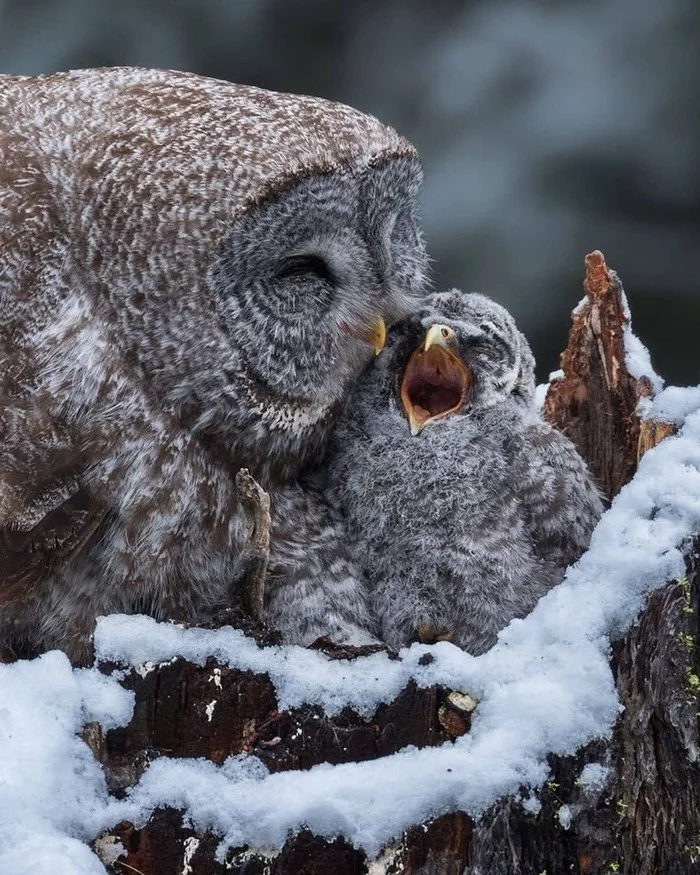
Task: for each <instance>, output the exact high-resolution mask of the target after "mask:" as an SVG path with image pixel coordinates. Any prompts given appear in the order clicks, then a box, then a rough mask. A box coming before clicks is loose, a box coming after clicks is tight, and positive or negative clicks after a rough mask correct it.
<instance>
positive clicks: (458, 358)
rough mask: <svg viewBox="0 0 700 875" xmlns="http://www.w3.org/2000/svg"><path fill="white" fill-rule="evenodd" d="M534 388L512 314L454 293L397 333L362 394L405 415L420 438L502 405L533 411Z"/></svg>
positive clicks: (430, 301) (429, 301)
mask: <svg viewBox="0 0 700 875" xmlns="http://www.w3.org/2000/svg"><path fill="white" fill-rule="evenodd" d="M534 391H535V360H534V358H533V355H532V351H531V350H530V346H529V344H528V342H527V340H526V338H525V336H524V335H523V334H522V333H521V332H520V331H519V330H518V328H517V326H516V324H515V322H514V320H513V317H512V316H511V315H510V313H509V312H508V311H507V310H506V309H505V308H504V307H502V306H501V305H500V304H497V303H496V302H495V301H492V300H491V299H489V298H487V297H485V296H484V295H479V294H474V293H472V294H467V293H465V292H461V291H459V290H458V289H452V290H450V291H447V292H435V293H433V294H431V295H429V296H428V297H427V298H426V300H425V301H424V304H423V306H422V307H421V309H420V310H419V312H418V313H417V314H416V315H415V316H412V317H410V318H408V319H406V320H405V321H404V322H403V323H401V324H400V325H399V326H397V327H396V329H395V330H394V331H393V332H391V333H390V336H389V339H388V342H387V348H386V350H385V351H384V353H383V354H382V355H381V356H380V358H379V359H378V360H377V362H376V363H375V364H374V365H373V367H372V368H371V370H370V371H369V372H368V373H367V374H366V376H365V377H364V379H363V383H362V386H361V387H360V388H359V389H358V392H357V396H356V397H357V398H363V397H365V394H366V393H368V397H369V396H371V400H369V401H368V404H367V406H368V407H372V406H373V407H374V408H375V409H376V410H389V409H394V410H397V412H399V411H400V412H401V415H402V416H404V417H405V419H406V420H407V422H406V425H407V427H410V428H411V431H412V433H413V434H414V435H417V434H419V433H420V432H421V431H422V430H423V428H425V427H426V426H431V425H433V424H435V423H438V422H440V421H442V420H444V419H445V418H447V417H451V416H463V415H468V414H471V413H478V412H479V411H485V410H487V409H489V408H492V407H494V406H496V405H499V404H502V403H503V402H509V403H510V402H513V403H515V404H516V405H523V406H526V407H529V406H531V405H532V403H533V399H534Z"/></svg>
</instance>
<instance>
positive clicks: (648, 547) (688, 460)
mask: <svg viewBox="0 0 700 875" xmlns="http://www.w3.org/2000/svg"><path fill="white" fill-rule="evenodd" d="M655 405H656V406H658V409H659V410H666V411H669V415H670V414H671V413H673V415H674V416H676V417H677V416H679V415H680V414H681V413H683V414H684V415H685V419H684V422H683V424H682V427H681V429H680V431H679V433H678V435H677V436H675V437H670V438H668V439H666V440H665V441H663V442H662V443H661V444H659V445H658V446H657V447H655V448H654V449H653V450H650V451H649V452H648V453H647V454H646V455H645V456H644V457H643V458H642V460H641V462H640V466H639V471H638V473H637V475H636V476H635V478H634V480H633V481H632V482H631V483H630V484H628V485H627V486H626V487H625V488H624V489H623V490H622V491H621V492H620V494H619V495H618V496H617V498H616V499H615V501H614V502H613V504H612V506H611V507H610V509H609V510H608V511H607V512H606V514H605V515H604V516H603V518H602V519H601V521H600V523H599V525H598V527H597V528H596V531H595V532H594V535H593V539H592V542H591V548H590V550H589V551H588V552H587V553H586V554H585V555H584V556H583V557H582V558H581V559H580V560H579V562H578V563H576V565H574V566H572V568H570V569H569V571H568V573H567V576H566V578H565V580H564V582H563V583H562V584H561V585H560V586H558V587H556V588H555V589H553V590H552V591H551V592H550V593H549V594H548V595H547V596H546V597H545V598H544V599H542V601H541V602H540V603H539V604H538V605H537V607H536V608H535V610H534V611H533V612H532V614H530V615H529V616H528V617H526V618H525V619H523V620H515V621H513V622H512V623H511V624H510V626H508V627H507V628H506V629H504V630H503V632H502V633H501V634H500V636H499V640H498V643H497V644H496V646H495V647H494V648H492V649H491V650H490V651H489V652H487V653H485V654H483V655H482V656H479V657H472V656H470V655H468V654H466V653H463V652H462V651H460V650H459V649H458V648H456V647H454V646H453V645H451V644H449V643H446V642H441V643H439V644H436V645H434V646H432V647H429V646H427V645H413V646H412V647H411V648H409V649H406V650H404V651H402V653H401V659H400V660H391V659H389V658H388V657H387V656H386V654H382V653H379V654H374V655H372V656H370V657H367V658H366V659H363V660H357V661H354V662H352V661H344V660H329V659H328V658H327V657H326V656H325V655H324V654H322V653H319V652H315V651H307V650H304V649H302V648H299V647H273V648H260V647H258V646H257V645H256V644H255V642H253V641H252V640H250V639H247V638H246V637H245V636H244V635H243V634H242V633H241V632H239V631H237V630H234V629H230V628H225V629H221V630H205V629H183V628H180V627H178V626H177V625H174V624H168V623H156V622H155V621H154V620H151V619H148V618H145V617H124V616H114V617H107V618H104V619H102V620H100V622H99V624H98V628H97V632H96V636H95V645H96V650H97V653H98V655H99V657H100V658H101V659H103V660H110V661H114V662H116V663H118V664H122V665H124V666H130V665H134V666H137V667H138V670H139V671H140V672H146V673H147V672H148V671H151V670H153V667H154V666H155V665H156V664H158V663H160V662H163V661H166V660H169V659H172V658H173V657H174V656H176V655H178V654H181V655H183V656H185V657H186V658H188V659H190V660H192V661H193V662H195V663H198V664H200V665H201V664H203V663H204V661H205V660H206V658H207V657H208V656H214V657H215V658H216V659H217V660H219V661H220V662H221V663H222V664H225V665H230V666H235V667H237V668H241V669H246V670H251V671H256V672H267V673H268V674H269V676H270V678H271V681H272V683H273V684H274V686H275V689H276V692H277V697H278V701H279V705H280V707H281V708H290V707H295V706H298V705H300V704H302V703H304V702H309V703H318V704H320V705H322V706H323V708H324V709H325V710H326V711H328V712H329V713H335V712H337V711H339V710H340V709H341V708H342V707H344V706H345V705H350V706H351V707H353V708H356V709H357V710H359V711H361V712H362V713H364V714H369V713H371V712H372V711H373V710H374V708H375V707H376V706H377V704H378V703H379V702H382V701H389V700H391V699H393V698H394V697H395V696H396V695H397V693H398V692H399V691H400V690H401V689H402V688H403V686H405V684H406V682H407V681H408V679H409V678H415V679H416V681H417V682H418V683H419V684H433V683H440V684H444V685H445V686H446V687H448V688H451V689H455V690H460V691H464V692H468V693H470V694H471V695H473V696H474V697H475V698H476V699H477V700H478V701H479V704H478V707H477V709H476V711H475V712H474V719H473V725H472V730H471V732H470V733H469V734H467V735H465V736H463V737H461V738H459V739H457V740H456V741H455V742H454V743H452V742H450V743H448V744H445V745H443V746H442V747H438V748H425V749H422V750H416V749H412V748H406V749H404V750H402V751H399V752H398V753H396V754H394V755H392V756H387V757H384V758H382V759H379V760H374V761H372V762H364V763H347V764H343V765H338V766H330V765H319V766H316V767H314V768H311V769H308V770H306V771H302V772H283V773H278V774H268V772H267V770H266V769H265V767H264V766H263V765H262V764H261V763H260V762H259V761H258V760H257V759H255V758H254V757H247V756H238V757H232V758H230V759H229V760H227V761H226V762H225V763H224V764H223V765H221V766H216V765H213V764H212V763H209V762H205V761H201V760H187V759H177V760H175V759H169V758H167V757H163V758H160V759H158V760H156V761H154V762H153V763H152V764H151V765H150V767H149V769H148V770H147V771H146V772H145V774H144V775H143V777H142V779H141V781H140V782H139V783H138V784H137V785H136V786H135V787H134V788H133V790H132V792H131V793H130V795H129V796H127V797H126V798H125V799H121V800H117V799H112V798H110V797H109V795H108V794H107V791H106V787H105V782H104V777H103V775H102V772H101V769H100V767H99V766H98V764H97V763H96V762H95V760H94V759H93V757H92V754H91V752H90V750H89V748H88V747H87V745H86V744H85V743H84V742H83V741H82V740H81V738H80V736H79V734H78V733H79V732H80V731H81V727H82V726H83V725H84V723H85V722H88V721H99V722H100V723H101V724H102V725H103V726H104V727H111V726H116V725H121V724H124V723H126V722H127V721H128V719H129V717H130V713H131V707H132V703H131V696H130V694H129V693H127V692H125V691H124V690H123V689H122V688H121V686H120V685H119V680H120V677H122V675H123V672H121V671H116V672H115V673H114V674H113V675H112V676H109V677H106V676H103V675H102V674H100V672H99V671H98V670H97V669H91V670H71V668H70V666H69V664H68V661H67V660H66V658H65V657H64V656H62V655H61V654H59V653H49V654H46V655H45V656H42V657H41V658H39V659H37V660H34V661H31V662H18V663H15V664H13V665H7V666H0V702H2V703H3V705H2V707H0V849H1V850H0V875H25V873H26V875H29V873H32V875H35V873H38V875H42V873H47V875H48V873H54V872H58V871H60V872H61V873H67V875H73V873H75V875H85V873H88V875H92V873H103V872H104V871H105V870H104V867H103V865H102V863H100V862H99V860H98V858H97V856H96V855H94V854H93V853H92V852H91V851H89V850H88V848H87V845H86V843H87V842H88V841H90V840H92V839H94V838H95V837H96V836H98V835H99V834H100V833H101V832H102V831H103V830H106V829H108V828H109V827H110V826H113V825H114V824H115V823H117V822H119V821H120V820H131V821H133V822H135V823H137V824H138V823H142V822H144V821H145V820H146V819H147V817H148V816H149V813H150V812H151V811H152V810H153V809H154V807H156V806H158V805H164V804H166V805H172V806H175V807H178V808H183V809H184V810H185V811H186V813H187V817H188V818H189V820H190V821H191V822H192V823H193V824H194V825H195V826H196V827H198V828H209V829H213V830H214V831H215V832H216V833H217V834H218V835H220V836H221V837H222V845H221V852H222V853H223V850H224V848H225V847H226V846H227V845H228V844H234V845H239V846H240V845H242V844H250V845H253V846H255V845H260V846H264V847H266V848H275V847H279V846H280V845H281V844H282V843H283V842H284V841H285V839H286V837H287V835H288V833H289V830H296V829H298V828H299V827H300V826H301V825H307V826H308V827H310V828H311V829H312V830H313V831H314V832H316V833H318V834H320V835H324V836H328V837H331V836H335V835H338V834H342V835H344V836H346V837H347V838H348V839H349V840H350V841H352V842H353V843H354V844H355V845H357V846H360V847H363V848H365V849H366V850H367V851H368V852H369V853H370V854H376V853H378V852H379V851H380V849H381V848H382V847H383V846H385V845H386V844H387V843H388V842H389V841H391V840H392V839H393V838H395V837H396V836H398V835H400V833H401V832H402V830H403V829H404V828H405V827H407V826H409V825H411V824H413V823H417V822H420V821H422V820H425V819H427V818H429V817H432V816H435V815H438V814H440V813H443V812H446V811H450V810H455V809H461V810H464V811H466V812H468V813H469V814H471V815H473V816H477V815H478V814H479V813H480V812H482V811H483V810H484V809H485V808H486V807H488V806H489V805H490V804H491V803H493V802H494V801H495V800H496V799H497V798H498V797H499V796H501V795H503V794H510V793H516V792H518V789H519V788H520V786H521V785H524V786H529V787H532V788H536V787H538V786H541V785H542V784H543V783H544V782H545V781H546V779H547V776H548V771H549V770H548V765H547V754H548V753H557V754H570V753H573V752H574V751H576V750H577V749H578V748H579V747H580V746H581V745H582V744H584V743H586V742H587V741H589V740H591V739H593V738H596V737H601V736H608V735H609V733H610V731H611V729H610V728H611V726H612V723H613V721H614V720H615V717H616V715H617V714H618V711H619V707H620V706H619V701H618V698H617V694H616V690H615V686H614V683H613V678H612V675H611V672H610V668H609V663H608V659H609V652H610V644H609V641H610V637H611V636H617V635H619V634H621V633H622V632H623V631H624V630H626V629H627V628H628V627H629V626H630V624H631V623H632V622H633V621H634V619H635V617H636V616H637V615H638V613H639V611H640V609H641V608H642V607H643V602H644V598H645V596H646V594H647V593H648V592H649V591H651V590H652V589H654V588H656V587H659V586H661V585H663V584H664V583H665V582H666V581H668V580H671V579H674V578H677V577H679V576H682V575H683V574H684V568H685V566H684V560H683V555H682V552H681V549H680V545H682V543H683V541H684V539H686V538H687V537H688V536H689V535H691V534H693V533H695V532H697V531H700V390H698V389H687V390H679V389H667V390H666V391H665V392H664V393H662V394H661V395H660V396H659V398H658V399H657V400H656V401H655V402H652V405H651V406H652V408H653V409H654V408H655ZM426 652H430V653H432V655H433V656H434V661H433V662H432V663H431V664H429V665H421V664H420V658H421V656H422V655H423V654H425V653H426ZM212 678H213V680H212V691H213V692H214V691H215V690H216V687H217V685H216V682H215V680H214V675H212ZM601 768H602V767H601ZM596 779H600V780H602V775H601V774H598V775H596V771H595V769H594V768H593V767H592V766H587V767H586V769H584V770H583V772H582V775H581V780H582V781H583V782H584V783H587V784H588V783H590V784H591V785H593V784H594V783H595V782H596ZM563 817H564V819H563V820H562V819H561V812H560V821H561V822H562V826H565V821H566V813H565V812H564V815H563Z"/></svg>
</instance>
